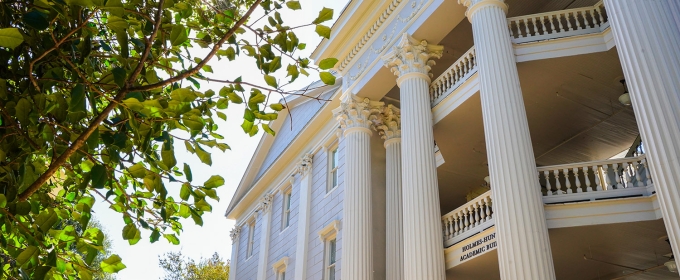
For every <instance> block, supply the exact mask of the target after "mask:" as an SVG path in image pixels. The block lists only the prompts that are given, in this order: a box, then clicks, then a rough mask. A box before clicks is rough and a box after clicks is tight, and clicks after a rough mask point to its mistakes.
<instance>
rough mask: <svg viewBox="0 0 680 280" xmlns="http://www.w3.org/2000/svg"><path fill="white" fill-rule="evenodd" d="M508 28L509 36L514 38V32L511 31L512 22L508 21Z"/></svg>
mask: <svg viewBox="0 0 680 280" xmlns="http://www.w3.org/2000/svg"><path fill="white" fill-rule="evenodd" d="M508 30H509V32H510V38H513V39H514V38H515V34H514V32H512V22H510V24H508Z"/></svg>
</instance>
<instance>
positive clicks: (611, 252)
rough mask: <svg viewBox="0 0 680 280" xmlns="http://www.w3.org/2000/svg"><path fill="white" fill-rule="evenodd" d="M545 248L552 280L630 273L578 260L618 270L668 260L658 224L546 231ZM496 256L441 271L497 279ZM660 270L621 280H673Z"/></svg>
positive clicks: (453, 275)
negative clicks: (547, 244)
mask: <svg viewBox="0 0 680 280" xmlns="http://www.w3.org/2000/svg"><path fill="white" fill-rule="evenodd" d="M549 233H550V245H551V248H552V252H553V262H554V264H555V273H556V276H557V279H565V280H569V279H574V280H577V279H578V280H591V279H592V280H599V279H614V278H617V277H622V276H625V275H629V274H631V273H633V272H636V270H634V269H627V268H623V267H620V266H616V265H611V264H606V263H602V262H598V261H592V260H585V259H584V258H583V256H584V255H585V256H588V257H589V258H592V259H597V260H602V261H606V262H610V263H615V264H618V265H623V266H628V267H633V268H637V269H641V270H644V269H647V268H650V267H654V266H657V265H661V264H663V263H664V262H666V261H667V260H668V258H666V257H664V255H665V254H668V253H670V252H671V249H670V246H669V245H668V243H666V242H665V241H660V240H658V238H659V237H662V236H665V235H666V229H665V227H664V225H663V221H662V220H656V221H645V222H634V223H620V224H609V225H595V226H583V227H571V228H560V229H551V230H549ZM499 274H500V272H499V270H498V259H497V251H493V252H491V253H487V254H484V255H482V256H480V257H477V258H475V259H472V260H470V261H468V262H466V263H463V264H461V265H459V266H456V267H454V268H453V269H450V270H447V279H456V280H464V279H500V275H499ZM678 278H680V277H678V275H677V274H675V273H671V272H669V271H668V269H666V268H665V267H661V268H657V269H654V270H650V271H648V272H645V273H641V274H637V275H632V276H628V277H626V278H625V279H627V280H638V279H647V280H652V279H654V280H656V279H678Z"/></svg>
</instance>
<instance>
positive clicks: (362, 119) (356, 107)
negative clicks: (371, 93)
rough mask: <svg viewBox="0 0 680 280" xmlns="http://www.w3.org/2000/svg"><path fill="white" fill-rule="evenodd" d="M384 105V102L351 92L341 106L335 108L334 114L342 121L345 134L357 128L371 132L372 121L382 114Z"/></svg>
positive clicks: (341, 124)
mask: <svg viewBox="0 0 680 280" xmlns="http://www.w3.org/2000/svg"><path fill="white" fill-rule="evenodd" d="M383 105H384V103H383V102H378V101H371V100H369V99H368V98H363V99H362V98H360V97H357V96H356V95H354V94H351V93H350V94H347V95H346V96H345V98H344V100H343V101H342V103H340V107H338V108H335V109H334V110H333V115H334V116H335V118H336V119H337V120H338V121H339V122H340V127H341V128H342V130H343V131H344V133H345V135H347V133H348V132H350V131H352V130H357V129H358V130H362V131H364V132H367V133H369V134H371V130H370V128H371V126H372V125H373V123H372V121H373V120H375V119H376V118H377V115H378V114H380V108H381V107H382V106H383Z"/></svg>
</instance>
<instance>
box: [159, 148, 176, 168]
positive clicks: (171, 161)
mask: <svg viewBox="0 0 680 280" xmlns="http://www.w3.org/2000/svg"><path fill="white" fill-rule="evenodd" d="M161 158H162V160H163V164H165V166H167V167H168V168H173V167H174V166H175V165H177V159H175V150H174V149H167V150H166V149H163V150H161Z"/></svg>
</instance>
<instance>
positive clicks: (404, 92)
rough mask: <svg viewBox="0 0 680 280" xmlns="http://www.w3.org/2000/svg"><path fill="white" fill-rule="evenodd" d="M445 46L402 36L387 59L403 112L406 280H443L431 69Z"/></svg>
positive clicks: (442, 249) (385, 58)
mask: <svg viewBox="0 0 680 280" xmlns="http://www.w3.org/2000/svg"><path fill="white" fill-rule="evenodd" d="M442 50H443V47H442V46H434V45H429V44H428V43H427V42H426V41H425V40H423V41H418V40H415V39H413V38H412V37H411V36H409V35H408V34H406V33H404V34H403V35H402V37H401V40H400V42H399V43H398V44H397V45H396V46H394V48H393V50H392V51H391V52H390V53H388V54H386V55H385V56H384V57H383V60H384V61H385V64H386V65H387V66H388V67H390V70H392V72H393V73H394V74H396V75H397V76H398V78H397V85H398V86H399V88H400V95H401V97H400V104H401V114H402V119H401V120H402V124H401V125H402V138H401V141H402V145H401V147H402V159H403V161H402V184H403V185H402V194H403V203H404V208H403V211H404V212H403V213H404V225H405V227H404V279H407V280H416V279H418V280H420V279H428V280H443V279H446V275H445V271H444V245H443V242H442V226H441V211H440V208H439V187H438V185H437V167H436V164H435V158H434V152H433V149H434V136H433V132H432V110H431V108H430V91H429V84H430V73H429V72H430V65H432V64H434V61H431V60H430V59H431V58H433V57H437V58H438V57H441V54H442Z"/></svg>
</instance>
